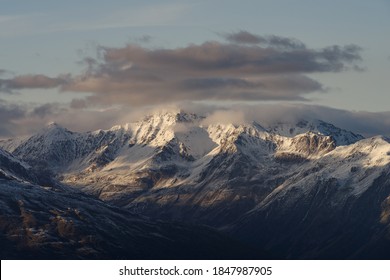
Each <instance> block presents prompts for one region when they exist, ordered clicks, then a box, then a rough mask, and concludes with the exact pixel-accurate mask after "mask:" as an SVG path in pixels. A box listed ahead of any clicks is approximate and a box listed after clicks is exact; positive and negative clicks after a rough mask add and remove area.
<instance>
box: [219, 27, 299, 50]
mask: <svg viewBox="0 0 390 280" xmlns="http://www.w3.org/2000/svg"><path fill="white" fill-rule="evenodd" d="M220 35H221V36H222V37H223V38H225V39H226V40H227V41H229V42H231V43H236V44H254V45H258V44H261V45H268V46H270V47H277V48H288V49H306V46H305V44H304V43H302V42H301V41H299V40H297V39H294V38H286V37H280V36H275V35H268V36H259V35H255V34H252V33H249V32H248V31H245V30H241V31H239V32H232V33H222V34H220Z"/></svg>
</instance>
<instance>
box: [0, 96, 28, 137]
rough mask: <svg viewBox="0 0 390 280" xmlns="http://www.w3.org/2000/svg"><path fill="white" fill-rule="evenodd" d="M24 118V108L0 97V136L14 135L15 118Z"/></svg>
mask: <svg viewBox="0 0 390 280" xmlns="http://www.w3.org/2000/svg"><path fill="white" fill-rule="evenodd" d="M23 118H25V108H23V107H22V106H18V105H15V104H8V103H7V102H6V101H4V100H1V99H0V120H1V122H0V137H1V136H11V135H15V134H14V130H15V124H14V123H13V122H14V121H15V120H20V119H23Z"/></svg>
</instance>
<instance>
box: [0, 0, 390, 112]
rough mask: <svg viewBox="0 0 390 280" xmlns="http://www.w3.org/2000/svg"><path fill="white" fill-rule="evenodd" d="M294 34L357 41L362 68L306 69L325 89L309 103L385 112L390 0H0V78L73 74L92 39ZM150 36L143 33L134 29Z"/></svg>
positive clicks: (313, 44)
mask: <svg viewBox="0 0 390 280" xmlns="http://www.w3.org/2000/svg"><path fill="white" fill-rule="evenodd" d="M240 30H245V31H248V32H250V33H252V34H256V35H260V36H264V35H277V36H282V37H289V38H290V37H291V38H296V39H298V40H300V41H302V42H304V43H305V44H306V46H307V47H308V48H313V49H316V48H318V49H319V48H324V47H327V46H332V45H340V46H343V45H347V44H356V45H358V46H360V47H362V51H361V53H360V54H361V56H362V58H363V61H362V62H361V63H360V66H361V67H363V68H365V71H363V72H359V71H343V72H337V73H334V72H329V73H312V74H310V73H309V74H308V77H310V78H313V79H315V80H317V81H319V82H320V83H321V84H323V86H324V87H326V88H327V92H326V93H324V92H321V93H312V94H310V95H307V98H308V99H309V100H311V102H308V103H310V104H318V105H325V106H330V107H334V108H341V109H347V110H364V111H372V112H378V111H389V103H390V94H389V78H390V77H389V73H390V1H389V0H373V1H363V0H329V1H320V0H253V1H250V0H241V1H232V0H226V1H222V0H207V1H202V0H200V1H124V0H110V1H101V0H98V1H86V0H77V1H76V0H67V1H55V0H34V1H29V0H25V1H21V0H0V69H2V70H5V71H2V72H0V79H1V78H2V79H7V78H11V77H14V76H17V75H25V74H32V75H35V74H43V75H47V76H50V77H56V76H58V75H60V74H64V73H71V74H72V75H78V74H79V73H80V72H81V71H82V69H83V66H82V65H80V64H79V63H78V61H80V60H81V59H83V58H84V57H86V56H96V47H97V46H105V47H107V46H108V47H118V48H120V47H124V46H125V45H126V44H128V43H140V44H142V45H143V46H145V47H147V48H151V49H158V48H166V49H174V48H177V47H179V46H180V47H185V46H187V45H188V44H191V43H194V44H201V43H203V42H205V41H208V40H219V41H221V40H222V41H223V39H222V38H221V36H220V35H218V34H221V33H229V32H238V31H240ZM144 36H150V38H151V39H150V41H149V42H142V41H141V38H143V37H144ZM85 95H87V94H79V93H59V92H58V90H57V89H48V90H43V89H23V90H20V91H19V94H7V93H1V92H0V100H1V99H2V100H6V101H7V102H11V103H12V102H13V103H23V102H24V103H25V102H35V103H37V104H39V103H42V104H44V103H46V102H68V101H70V100H71V99H73V98H75V97H76V96H79V97H80V96H85Z"/></svg>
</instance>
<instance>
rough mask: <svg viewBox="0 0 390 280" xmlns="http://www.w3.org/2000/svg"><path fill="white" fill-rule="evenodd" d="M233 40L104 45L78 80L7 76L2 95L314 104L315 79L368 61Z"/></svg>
mask: <svg viewBox="0 0 390 280" xmlns="http://www.w3.org/2000/svg"><path fill="white" fill-rule="evenodd" d="M225 37H226V39H227V40H228V41H229V42H218V41H206V42H204V43H202V44H190V45H188V46H186V47H178V48H149V47H145V46H142V45H138V44H128V45H126V46H125V47H120V48H109V47H103V46H100V47H98V55H97V58H93V57H85V58H84V59H83V60H82V61H81V62H79V63H81V64H82V65H84V66H85V69H84V71H83V72H82V73H80V74H78V75H70V74H63V75H59V76H57V77H48V76H45V75H39V74H30V75H19V76H14V77H12V78H7V79H0V91H1V92H6V93H13V92H15V91H17V90H22V89H37V88H42V89H48V88H59V90H60V91H61V92H74V93H76V94H77V93H81V94H83V96H85V93H89V95H88V96H87V97H85V98H84V97H80V98H75V99H74V100H73V101H72V103H71V108H73V109H84V108H88V107H96V106H97V107H99V106H112V105H123V104H127V105H131V106H147V105H158V104H168V103H172V102H182V101H235V102H237V101H270V100H279V101H281V100H284V101H309V100H310V97H309V95H310V94H311V93H313V92H317V93H318V92H322V93H323V92H326V87H325V86H323V85H322V84H321V83H320V82H318V81H317V80H314V79H313V78H311V77H309V74H311V73H329V72H340V71H345V70H349V69H352V70H356V69H358V67H359V66H358V63H360V61H361V60H362V58H361V55H360V53H361V48H360V47H358V46H356V45H346V46H337V45H335V46H329V47H324V48H320V49H310V48H307V47H306V46H305V45H304V44H303V43H302V42H300V41H299V40H296V39H292V38H284V37H279V36H275V35H268V36H259V35H254V34H251V33H249V32H246V31H240V32H238V33H229V34H227V35H225ZM146 38H148V37H146ZM239 42H243V43H244V44H241V43H239ZM256 42H259V44H256ZM249 43H250V44H249Z"/></svg>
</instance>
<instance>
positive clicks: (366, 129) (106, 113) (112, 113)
mask: <svg viewBox="0 0 390 280" xmlns="http://www.w3.org/2000/svg"><path fill="white" fill-rule="evenodd" d="M179 109H182V110H184V111H185V112H189V113H196V114H198V115H201V116H206V119H205V120H204V122H203V123H204V124H205V125H209V124H215V123H224V124H226V123H233V124H241V123H251V122H252V121H256V122H258V123H260V124H261V125H262V126H264V127H267V126H269V125H272V124H275V123H278V122H287V123H294V122H298V121H300V120H323V121H326V122H329V123H332V124H334V125H336V126H338V127H340V128H344V129H347V130H350V131H352V132H355V133H360V134H362V135H364V136H366V137H369V136H374V135H385V136H390V111H388V112H365V111H349V110H341V109H335V108H330V107H325V106H317V105H307V104H288V103H283V104H281V103H278V104H269V103H267V104H260V105H242V104H241V105H239V104H238V105H234V106H225V107H224V106H221V105H218V106H217V105H207V104H205V103H198V102H196V103H195V102H179V103H174V104H171V105H170V106H163V105H160V106H147V107H137V106H122V107H112V108H110V109H104V110H90V109H79V108H77V109H74V108H70V107H66V106H63V105H61V104H57V103H47V104H42V105H39V106H36V105H32V104H25V105H17V104H12V103H9V102H7V101H4V100H0V119H1V122H0V138H7V137H14V136H19V135H29V134H32V133H36V132H37V131H39V130H40V129H42V128H43V127H44V126H45V125H46V124H47V123H49V122H53V121H54V122H56V123H59V124H60V125H62V126H64V127H66V128H68V129H70V130H72V131H91V130H97V129H109V128H110V127H112V126H114V125H118V124H125V123H129V122H134V121H138V120H140V119H142V118H143V117H144V116H145V115H148V114H154V113H156V112H161V111H169V110H175V111H177V110H179ZM75 120H77V121H75ZM177 129H180V128H177Z"/></svg>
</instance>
